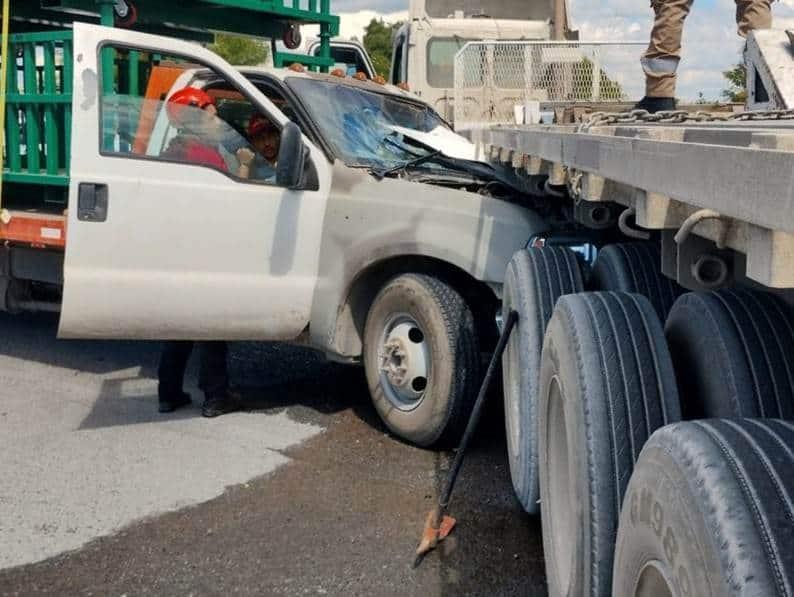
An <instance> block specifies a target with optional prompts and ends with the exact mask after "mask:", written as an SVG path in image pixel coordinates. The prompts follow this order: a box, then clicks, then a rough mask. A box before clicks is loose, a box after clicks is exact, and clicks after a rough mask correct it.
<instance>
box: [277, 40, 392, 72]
mask: <svg viewBox="0 0 794 597" xmlns="http://www.w3.org/2000/svg"><path fill="white" fill-rule="evenodd" d="M282 46H283V42H281V41H276V44H275V47H276V51H283V48H282ZM292 52H293V53H297V54H303V55H306V56H319V55H320V52H321V48H320V38H319V37H310V38H308V39H306V40H305V41H304V42H303V44H302V46H301V47H300V48H298V49H297V50H292ZM331 58H332V59H333V60H334V65H333V66H332V67H331V69H332V70H333V69H337V68H341V69H342V70H343V71H344V72H345V75H347V76H352V75H355V74H356V73H364V74H365V75H367V78H368V79H372V78H374V77H375V75H376V74H378V73H376V72H375V67H374V66H373V64H372V60H371V59H370V57H369V54H367V50H365V49H364V46H363V45H362V44H361V42H359V41H356V40H346V39H341V38H334V39H332V40H331ZM266 64H267V65H270V64H272V60H271V61H269V62H267V63H266ZM380 74H383V76H386V75H387V74H388V73H380Z"/></svg>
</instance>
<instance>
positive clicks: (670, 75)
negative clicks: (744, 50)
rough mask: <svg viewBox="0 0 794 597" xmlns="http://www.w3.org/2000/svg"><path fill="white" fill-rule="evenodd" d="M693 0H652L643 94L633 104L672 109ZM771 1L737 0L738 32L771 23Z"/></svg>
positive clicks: (644, 61)
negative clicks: (649, 38) (653, 18)
mask: <svg viewBox="0 0 794 597" xmlns="http://www.w3.org/2000/svg"><path fill="white" fill-rule="evenodd" d="M692 2H693V0H651V7H652V8H653V11H654V14H655V20H654V23H653V30H652V31H651V42H650V45H649V46H648V49H647V50H646V51H645V54H644V55H643V57H642V68H643V70H644V71H645V81H646V90H645V97H644V98H643V99H642V100H641V101H640V102H639V103H638V104H637V105H636V106H635V108H636V109H638V110H647V111H648V112H651V113H655V112H660V111H662V110H675V84H676V71H677V70H678V63H679V61H680V60H681V36H682V33H683V30H684V20H685V19H686V17H687V15H688V14H689V10H690V8H692ZM771 5H772V0H736V24H737V25H738V28H739V35H741V36H742V37H747V34H748V33H749V32H750V31H753V30H756V29H769V28H770V27H771V26H772V9H771Z"/></svg>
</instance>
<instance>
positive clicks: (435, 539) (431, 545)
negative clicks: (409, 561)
mask: <svg viewBox="0 0 794 597" xmlns="http://www.w3.org/2000/svg"><path fill="white" fill-rule="evenodd" d="M439 518H440V520H439ZM456 524H457V520H455V519H454V518H452V517H451V516H446V515H443V516H442V515H441V509H440V508H439V507H436V508H434V509H433V510H431V511H430V512H428V514H427V519H426V520H425V528H424V530H423V531H422V539H421V541H419V546H418V547H417V548H416V559H415V560H414V568H416V567H417V566H419V564H420V563H421V562H422V559H424V557H425V556H426V555H427V554H428V553H430V552H431V551H433V550H434V549H435V548H436V547H437V546H438V544H439V543H441V542H442V541H443V540H444V539H446V538H447V537H448V536H449V534H450V533H451V532H452V529H454V528H455V525H456Z"/></svg>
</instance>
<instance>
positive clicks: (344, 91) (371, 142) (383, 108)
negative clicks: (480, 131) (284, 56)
mask: <svg viewBox="0 0 794 597" xmlns="http://www.w3.org/2000/svg"><path fill="white" fill-rule="evenodd" d="M287 84H288V85H289V86H290V87H291V88H292V90H293V91H294V92H295V93H297V94H298V96H299V97H300V98H301V100H302V101H303V103H304V105H305V106H306V107H307V109H308V110H309V111H310V112H311V113H312V116H313V117H314V120H315V121H316V122H317V124H318V126H319V127H320V128H321V129H322V132H323V135H324V136H325V137H326V138H327V139H328V140H329V141H330V142H331V144H332V145H333V148H334V151H335V152H336V154H337V155H338V156H339V157H340V158H341V159H342V160H343V161H344V162H345V164H347V165H348V166H366V167H369V168H375V169H381V168H384V169H388V168H393V167H395V166H399V165H400V164H404V163H406V162H409V161H411V160H415V159H418V158H422V157H425V156H429V155H430V154H431V153H433V152H432V151H431V150H430V149H428V148H426V147H425V146H424V145H420V144H417V143H416V142H414V141H412V140H411V139H410V138H408V137H406V136H405V135H404V134H403V133H402V132H401V131H403V130H405V129H411V130H413V131H417V132H420V133H429V132H430V131H433V130H435V129H437V128H438V127H443V128H444V129H447V130H449V127H448V126H447V124H446V123H445V122H444V121H443V120H442V119H441V117H440V116H439V115H438V114H436V113H435V112H433V111H432V110H431V109H430V108H429V107H427V106H422V105H419V104H417V103H414V102H410V101H403V100H401V99H399V98H398V97H396V96H389V95H386V94H383V93H376V92H372V91H367V90H365V89H359V88H356V87H353V86H349V85H340V84H339V83H337V82H333V83H332V82H326V81H318V80H313V79H302V78H298V77H292V78H290V79H288V80H287Z"/></svg>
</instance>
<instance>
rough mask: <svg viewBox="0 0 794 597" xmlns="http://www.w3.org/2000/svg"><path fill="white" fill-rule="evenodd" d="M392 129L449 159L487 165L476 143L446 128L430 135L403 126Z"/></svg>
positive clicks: (437, 129) (436, 129)
mask: <svg viewBox="0 0 794 597" xmlns="http://www.w3.org/2000/svg"><path fill="white" fill-rule="evenodd" d="M390 128H391V129H392V130H393V131H394V132H396V133H400V134H401V135H403V136H405V137H408V138H410V139H413V140H414V141H417V142H419V143H421V144H422V145H425V146H427V147H428V148H430V149H432V150H434V151H440V152H441V153H443V154H444V155H445V156H447V157H450V158H456V159H459V160H469V161H479V162H483V163H486V162H485V159H482V158H480V157H478V156H477V146H476V145H474V143H472V142H471V141H469V140H468V139H466V137H463V136H461V135H458V134H457V133H455V132H453V131H451V130H449V129H447V128H445V127H442V126H439V127H436V128H434V129H433V130H432V131H430V132H428V133H425V132H422V131H417V130H415V129H409V128H404V127H401V126H392V127H390Z"/></svg>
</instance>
